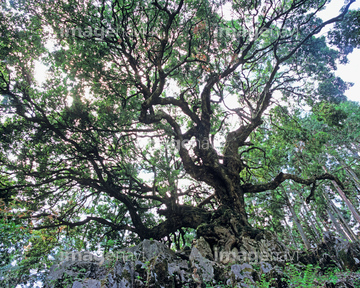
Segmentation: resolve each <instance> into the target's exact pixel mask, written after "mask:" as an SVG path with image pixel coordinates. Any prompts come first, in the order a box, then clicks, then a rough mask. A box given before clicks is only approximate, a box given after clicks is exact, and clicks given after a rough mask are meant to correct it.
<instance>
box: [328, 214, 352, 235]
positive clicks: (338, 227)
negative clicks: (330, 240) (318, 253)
mask: <svg viewBox="0 0 360 288" xmlns="http://www.w3.org/2000/svg"><path fill="white" fill-rule="evenodd" d="M326 211H327V213H328V214H329V217H330V220H331V222H332V223H333V225H334V226H335V229H336V231H337V232H338V233H339V234H340V235H341V236H342V237H343V239H344V240H345V239H348V240H349V237H348V236H347V235H346V234H345V232H344V231H343V230H342V229H341V227H340V224H339V222H338V221H337V220H336V218H335V216H334V214H333V213H332V212H331V210H330V208H328V209H327V210H326Z"/></svg>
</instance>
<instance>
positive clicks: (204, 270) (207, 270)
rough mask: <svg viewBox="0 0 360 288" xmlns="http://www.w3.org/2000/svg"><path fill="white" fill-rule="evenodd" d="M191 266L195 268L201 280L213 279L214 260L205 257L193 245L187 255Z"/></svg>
mask: <svg viewBox="0 0 360 288" xmlns="http://www.w3.org/2000/svg"><path fill="white" fill-rule="evenodd" d="M189 260H190V265H191V267H195V268H197V272H198V274H199V275H200V277H201V278H202V280H203V281H205V282H209V281H212V280H214V267H213V266H214V262H213V261H210V260H209V259H206V258H205V257H204V256H203V255H202V254H201V253H200V251H199V250H198V249H197V248H196V247H195V246H194V247H193V248H192V249H191V254H190V257H189Z"/></svg>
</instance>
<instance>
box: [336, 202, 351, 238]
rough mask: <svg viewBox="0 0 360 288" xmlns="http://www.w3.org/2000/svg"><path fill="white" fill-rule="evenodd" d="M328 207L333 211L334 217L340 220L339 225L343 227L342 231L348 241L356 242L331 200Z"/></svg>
mask: <svg viewBox="0 0 360 288" xmlns="http://www.w3.org/2000/svg"><path fill="white" fill-rule="evenodd" d="M330 205H331V207H332V210H333V211H334V213H335V215H336V216H337V217H338V219H339V220H340V223H341V225H342V226H343V231H345V233H346V234H347V236H348V239H349V240H352V241H356V236H355V234H354V233H353V232H352V230H351V228H350V227H349V225H348V224H347V223H346V221H345V219H344V217H343V216H342V215H341V212H340V211H339V209H338V208H337V207H336V205H335V204H334V203H333V202H332V201H331V200H330Z"/></svg>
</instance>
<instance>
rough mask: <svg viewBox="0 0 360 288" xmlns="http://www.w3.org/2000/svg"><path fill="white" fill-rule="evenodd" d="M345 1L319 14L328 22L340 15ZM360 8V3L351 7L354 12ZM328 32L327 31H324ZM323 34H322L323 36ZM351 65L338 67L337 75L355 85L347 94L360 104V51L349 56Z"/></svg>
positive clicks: (341, 0)
mask: <svg viewBox="0 0 360 288" xmlns="http://www.w3.org/2000/svg"><path fill="white" fill-rule="evenodd" d="M343 3H344V1H343V0H333V1H332V2H331V3H330V4H329V5H328V7H327V8H326V9H325V11H322V12H321V13H319V16H320V17H321V18H322V19H323V20H324V21H326V20H328V19H330V18H333V17H334V16H336V15H338V13H339V10H340V8H341V7H342V6H343ZM359 8H360V2H359V1H357V2H355V3H353V4H352V5H351V7H350V9H352V10H357V9H359ZM324 32H326V30H325V31H324ZM324 32H322V33H321V34H323V33H324ZM348 59H349V63H348V64H346V65H338V69H337V71H336V73H335V74H336V75H337V76H339V77H341V78H342V79H343V80H344V81H346V82H352V83H354V86H352V87H351V88H350V89H349V90H347V91H346V92H345V95H346V96H347V98H348V100H351V101H357V102H359V103H360V81H359V70H360V49H354V52H353V53H351V54H350V55H349V56H348Z"/></svg>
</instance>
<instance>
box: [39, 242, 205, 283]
mask: <svg viewBox="0 0 360 288" xmlns="http://www.w3.org/2000/svg"><path fill="white" fill-rule="evenodd" d="M77 256H78V257H74V258H72V257H68V259H66V261H63V262H61V263H59V264H56V265H53V266H52V267H51V269H50V273H49V274H48V276H47V278H46V281H45V286H44V287H46V288H55V287H73V288H100V287H111V288H112V287H114V288H115V287H116V288H130V287H139V288H140V287H180V286H181V285H182V283H185V282H191V281H192V280H190V279H191V271H190V267H189V265H188V262H187V261H185V260H183V259H181V258H179V257H177V256H176V255H175V253H174V252H173V251H172V250H170V249H168V248H167V247H166V246H165V245H164V244H162V243H159V242H157V241H150V240H144V241H143V242H141V243H140V244H139V245H137V246H134V247H131V248H127V249H122V250H120V251H118V253H117V255H112V256H111V257H110V256H109V255H107V256H106V257H105V259H102V260H103V261H99V258H98V257H96V256H94V255H91V254H90V253H78V254H77ZM73 259H74V261H73ZM84 259H87V260H90V261H84ZM204 259H205V258H204ZM206 260H207V259H206ZM208 261H209V260H208ZM68 284H72V286H68ZM176 285H177V286H176Z"/></svg>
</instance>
